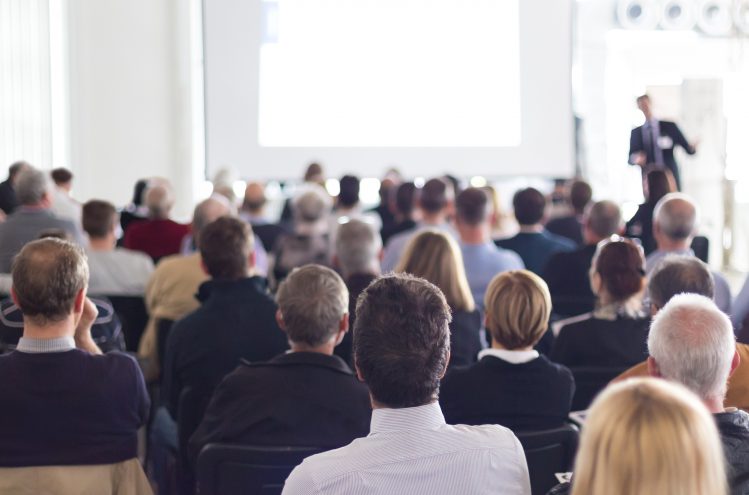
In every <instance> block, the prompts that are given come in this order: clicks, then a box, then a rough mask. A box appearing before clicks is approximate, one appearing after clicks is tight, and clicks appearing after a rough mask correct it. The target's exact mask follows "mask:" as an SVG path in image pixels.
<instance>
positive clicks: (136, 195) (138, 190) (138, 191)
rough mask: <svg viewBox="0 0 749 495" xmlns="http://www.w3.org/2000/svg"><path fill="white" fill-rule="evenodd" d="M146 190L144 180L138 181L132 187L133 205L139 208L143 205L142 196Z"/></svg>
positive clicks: (146, 184)
mask: <svg viewBox="0 0 749 495" xmlns="http://www.w3.org/2000/svg"><path fill="white" fill-rule="evenodd" d="M146 189H148V181H147V180H146V179H140V180H138V181H137V182H136V183H135V186H134V187H133V204H134V205H135V206H140V205H142V204H143V195H144V194H145V193H146Z"/></svg>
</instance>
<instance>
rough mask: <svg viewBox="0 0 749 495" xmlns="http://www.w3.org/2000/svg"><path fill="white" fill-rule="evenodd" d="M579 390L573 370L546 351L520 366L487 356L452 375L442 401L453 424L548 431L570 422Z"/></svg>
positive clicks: (444, 385)
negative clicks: (575, 397)
mask: <svg viewBox="0 0 749 495" xmlns="http://www.w3.org/2000/svg"><path fill="white" fill-rule="evenodd" d="M574 391H575V382H574V379H573V378H572V373H571V372H570V370H568V369H567V368H565V367H564V366H561V365H558V364H554V363H552V362H551V361H549V360H548V359H547V358H546V357H545V356H543V355H541V356H539V357H538V358H536V359H534V360H533V361H529V362H527V363H520V364H512V363H509V362H507V361H504V360H502V359H500V358H498V357H495V356H484V357H483V358H482V359H481V360H480V361H479V362H478V363H476V364H474V365H472V366H469V367H456V368H452V369H451V370H450V371H449V372H448V373H447V375H446V376H445V378H444V380H442V385H441V386H440V405H441V406H442V411H443V412H444V414H445V419H446V420H447V422H448V423H449V424H466V425H483V424H499V425H502V426H505V427H507V428H510V429H511V430H519V431H522V430H542V429H548V428H556V427H559V426H561V425H562V424H563V423H564V422H565V421H566V419H567V415H568V414H569V412H570V405H571V404H572V395H573V393H574Z"/></svg>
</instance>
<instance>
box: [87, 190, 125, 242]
mask: <svg viewBox="0 0 749 495" xmlns="http://www.w3.org/2000/svg"><path fill="white" fill-rule="evenodd" d="M82 222H83V230H85V231H86V233H87V234H88V235H89V237H90V238H92V239H102V238H104V237H106V236H107V235H109V233H110V232H113V231H114V228H115V225H116V223H117V209H116V208H115V207H114V205H113V204H112V203H109V202H107V201H102V200H98V199H92V200H91V201H88V202H86V203H85V204H84V205H83V209H82Z"/></svg>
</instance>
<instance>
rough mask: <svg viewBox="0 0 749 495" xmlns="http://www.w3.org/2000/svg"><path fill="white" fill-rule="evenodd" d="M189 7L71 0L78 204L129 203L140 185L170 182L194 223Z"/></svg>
mask: <svg viewBox="0 0 749 495" xmlns="http://www.w3.org/2000/svg"><path fill="white" fill-rule="evenodd" d="M190 6H191V2H189V1H187V0H184V1H181V0H160V1H153V0H68V2H67V9H66V20H67V22H66V35H67V48H68V49H67V56H68V78H69V81H68V83H69V84H68V87H69V88H70V89H69V91H70V93H69V108H68V114H69V121H68V122H69V129H68V131H69V136H70V157H69V159H70V164H69V166H70V168H71V169H72V170H73V171H74V172H75V175H76V182H75V190H74V195H75V196H76V197H77V198H78V199H80V200H86V199H90V198H93V197H98V198H105V199H108V200H110V201H113V202H114V203H115V204H118V205H124V204H126V203H127V202H128V201H129V199H130V196H131V194H132V187H133V185H134V183H135V181H136V180H137V179H139V178H143V177H149V176H163V177H167V178H169V179H170V180H171V181H172V182H173V183H174V185H175V191H176V193H177V198H178V203H177V208H176V210H175V214H176V215H178V216H180V217H184V218H186V217H188V216H189V213H190V209H191V207H192V204H193V197H194V191H195V185H194V184H195V181H196V179H198V178H199V175H198V176H196V174H195V173H194V165H193V162H194V160H193V158H194V157H193V152H192V150H193V144H192V143H193V134H194V133H193V130H192V129H193V125H192V120H191V119H192V113H193V112H192V110H193V109H192V105H191V80H190V72H191V71H190V67H191V65H190V64H191V61H192V58H191V52H190V47H191V43H190V13H191V11H190ZM200 137H201V136H197V138H198V139H200ZM200 161H202V158H201V160H200Z"/></svg>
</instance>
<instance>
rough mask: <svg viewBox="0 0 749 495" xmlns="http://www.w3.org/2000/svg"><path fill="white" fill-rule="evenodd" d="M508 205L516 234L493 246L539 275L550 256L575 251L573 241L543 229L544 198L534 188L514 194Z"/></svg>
mask: <svg viewBox="0 0 749 495" xmlns="http://www.w3.org/2000/svg"><path fill="white" fill-rule="evenodd" d="M512 206H513V208H514V210H515V218H516V219H517V221H518V224H519V225H520V232H518V233H517V234H516V235H515V236H514V237H511V238H509V239H502V240H499V241H496V244H497V246H499V247H501V248H505V249H511V250H513V251H515V252H516V253H518V254H519V255H520V257H521V258H522V259H523V263H524V264H525V267H526V268H527V269H528V270H530V271H532V272H533V273H535V274H537V275H541V271H542V270H543V268H544V266H546V263H547V262H548V261H549V258H551V256H552V255H553V254H554V253H557V252H559V251H572V250H573V249H575V243H574V242H572V241H571V240H569V239H567V238H564V237H561V236H558V235H555V234H552V233H550V232H548V231H547V230H546V229H545V228H544V227H543V220H544V210H545V209H546V198H545V197H544V195H543V194H541V193H540V192H539V191H538V190H537V189H533V188H532V187H528V188H526V189H521V190H520V191H518V192H516V193H515V196H514V197H513V198H512Z"/></svg>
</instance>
